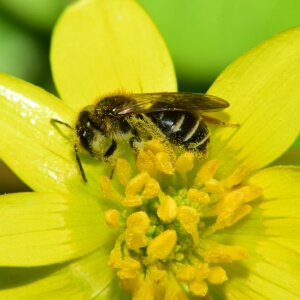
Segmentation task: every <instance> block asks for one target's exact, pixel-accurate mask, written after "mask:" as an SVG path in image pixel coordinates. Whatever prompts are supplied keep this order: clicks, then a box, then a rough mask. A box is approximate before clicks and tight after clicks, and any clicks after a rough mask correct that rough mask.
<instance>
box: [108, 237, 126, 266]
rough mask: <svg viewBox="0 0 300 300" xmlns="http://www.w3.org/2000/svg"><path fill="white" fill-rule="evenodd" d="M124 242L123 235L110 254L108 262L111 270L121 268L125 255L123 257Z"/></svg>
mask: <svg viewBox="0 0 300 300" xmlns="http://www.w3.org/2000/svg"><path fill="white" fill-rule="evenodd" d="M122 242H123V236H122V235H121V236H120V237H119V238H118V239H117V241H116V243H115V247H114V249H113V250H112V251H111V252H110V257H109V261H108V266H109V267H111V268H116V269H117V268H120V266H121V263H122V259H123V255H122V249H121V243H122Z"/></svg>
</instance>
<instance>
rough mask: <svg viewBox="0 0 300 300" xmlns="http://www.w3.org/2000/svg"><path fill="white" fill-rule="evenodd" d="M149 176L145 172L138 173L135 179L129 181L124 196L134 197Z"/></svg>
mask: <svg viewBox="0 0 300 300" xmlns="http://www.w3.org/2000/svg"><path fill="white" fill-rule="evenodd" d="M149 178H150V176H149V174H148V173H146V172H141V173H138V174H137V175H136V176H135V177H133V178H132V179H130V181H129V183H128V184H127V186H126V190H125V194H126V196H129V195H136V194H137V193H138V192H139V191H140V190H141V189H142V188H143V187H144V186H145V184H146V183H147V181H148V180H149Z"/></svg>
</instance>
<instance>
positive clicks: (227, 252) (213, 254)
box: [204, 245, 248, 263]
mask: <svg viewBox="0 0 300 300" xmlns="http://www.w3.org/2000/svg"><path fill="white" fill-rule="evenodd" d="M247 257H248V253H247V250H245V249H244V248H242V247H239V246H224V245H217V246H216V247H215V248H213V249H211V250H208V251H206V253H205V256H204V259H205V261H207V262H214V263H220V262H222V263H225V262H230V263H231V262H233V261H234V260H241V259H245V258H247Z"/></svg>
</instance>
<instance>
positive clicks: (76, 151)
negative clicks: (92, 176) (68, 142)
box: [74, 144, 87, 182]
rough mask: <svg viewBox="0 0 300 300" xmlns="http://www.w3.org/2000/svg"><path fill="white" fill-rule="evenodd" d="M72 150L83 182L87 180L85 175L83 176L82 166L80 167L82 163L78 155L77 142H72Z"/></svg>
mask: <svg viewBox="0 0 300 300" xmlns="http://www.w3.org/2000/svg"><path fill="white" fill-rule="evenodd" d="M74 151H75V157H76V161H77V164H78V167H79V170H80V173H81V176H82V179H83V181H84V182H87V179H86V176H85V173H84V170H83V167H82V163H81V160H80V157H79V155H78V147H77V144H74Z"/></svg>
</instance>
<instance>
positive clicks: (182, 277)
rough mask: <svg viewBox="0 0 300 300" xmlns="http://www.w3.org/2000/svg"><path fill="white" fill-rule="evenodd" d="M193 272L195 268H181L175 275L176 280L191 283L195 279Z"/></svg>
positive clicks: (189, 266)
mask: <svg viewBox="0 0 300 300" xmlns="http://www.w3.org/2000/svg"><path fill="white" fill-rule="evenodd" d="M195 272H196V268H195V267H193V266H191V265H187V266H186V267H185V268H183V269H182V270H180V271H179V272H178V273H177V274H176V279H177V280H179V281H183V282H185V281H191V280H192V279H193V278H194V277H195Z"/></svg>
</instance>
